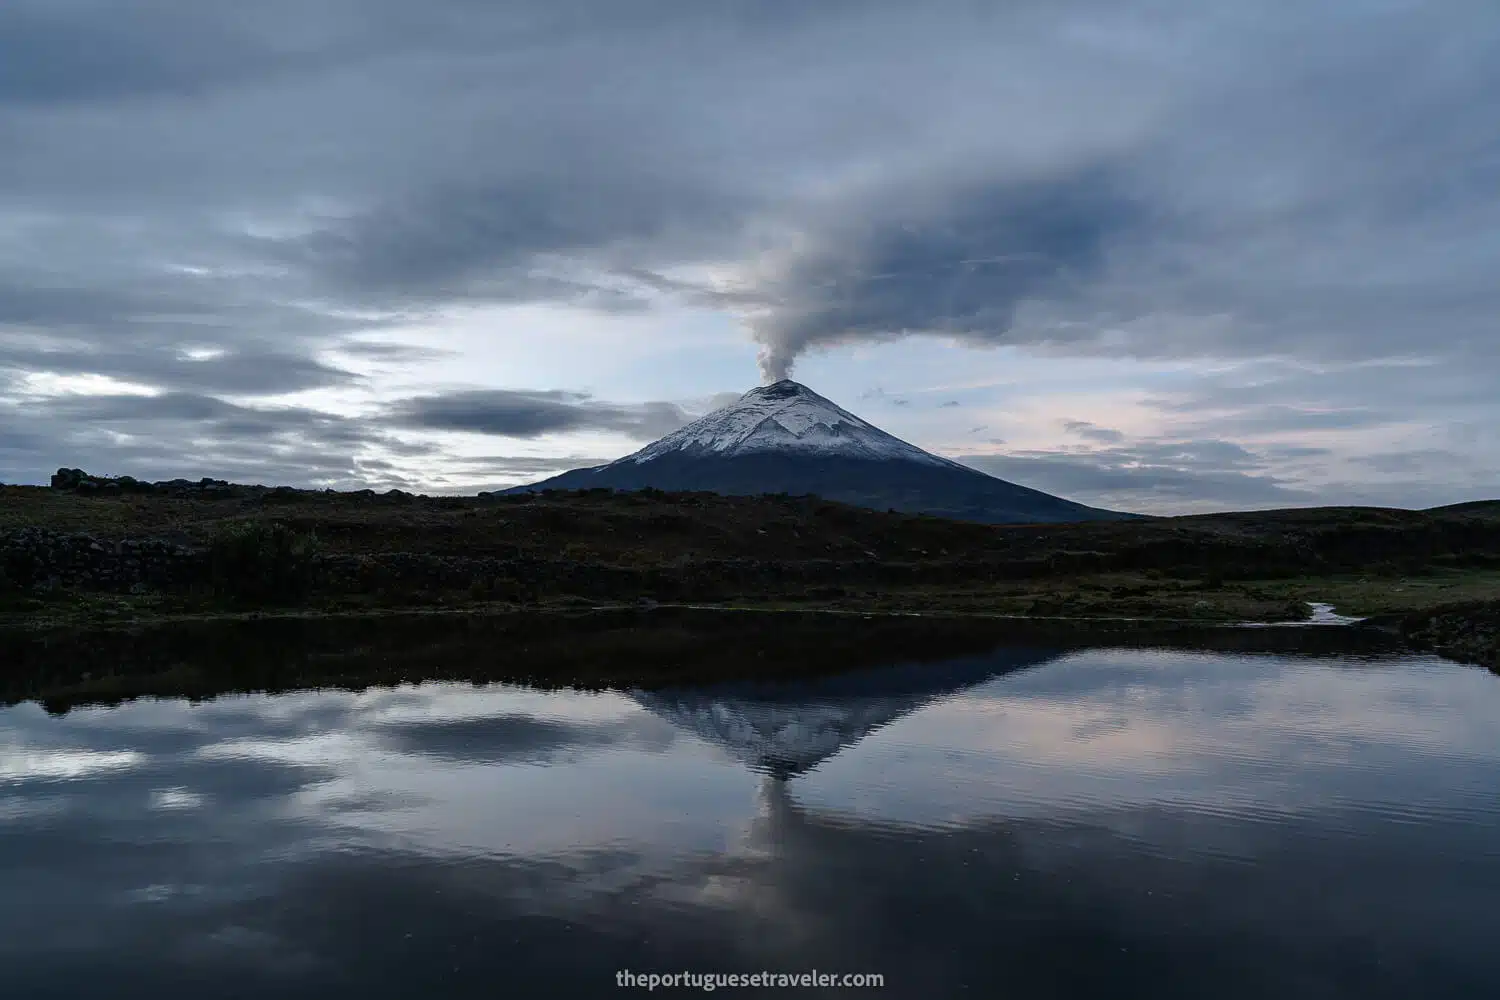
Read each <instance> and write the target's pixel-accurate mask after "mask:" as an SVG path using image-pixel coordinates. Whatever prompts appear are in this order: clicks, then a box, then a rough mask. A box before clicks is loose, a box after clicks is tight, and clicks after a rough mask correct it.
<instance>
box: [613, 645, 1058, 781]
mask: <svg viewBox="0 0 1500 1000" xmlns="http://www.w3.org/2000/svg"><path fill="white" fill-rule="evenodd" d="M1059 655H1061V653H1060V652H1059V651H1056V650H1045V649H1036V650H1031V649H1019V650H1018V649H1006V650H1003V651H999V652H995V653H991V654H988V655H986V656H980V657H971V658H968V659H962V660H950V661H948V662H945V663H936V664H921V663H918V664H909V665H904V666H896V667H887V668H884V669H881V670H870V671H861V672H858V673H850V674H839V675H835V676H831V677H820V678H813V679H811V680H800V681H776V682H750V683H739V684H724V685H716V686H714V687H709V688H690V689H680V690H661V691H638V692H635V694H634V695H633V697H634V698H635V700H636V701H638V702H639V703H640V704H641V705H643V706H644V707H645V708H646V709H647V710H649V711H650V712H652V713H654V714H655V715H658V716H661V717H662V718H664V719H667V720H668V721H670V722H672V723H673V724H675V725H677V726H680V727H681V728H683V729H685V730H687V731H689V732H691V733H694V734H696V735H697V736H700V737H702V738H703V739H705V740H707V741H709V742H710V743H714V744H716V745H718V746H721V747H723V748H724V749H725V750H727V751H728V752H729V753H730V755H731V756H733V757H734V758H735V759H736V760H739V761H741V762H742V763H744V764H745V765H746V766H748V767H750V768H752V769H754V770H757V771H763V772H767V773H770V774H772V775H775V776H778V777H789V776H791V775H796V774H803V773H805V772H807V771H811V770H812V769H813V768H815V767H817V766H818V765H819V764H821V763H822V762H823V761H825V760H827V759H828V758H830V757H832V756H833V755H834V754H836V753H838V752H839V751H840V750H842V749H844V748H845V747H847V746H852V745H853V744H855V743H858V742H859V741H860V740H862V739H864V737H865V736H867V735H868V734H870V733H872V732H874V731H875V730H876V729H879V728H880V727H881V726H884V725H886V724H888V723H890V722H893V721H895V720H896V719H899V718H901V717H902V716H903V715H907V714H909V713H911V712H914V711H916V710H917V709H919V708H921V707H922V706H923V705H926V704H928V703H929V702H932V701H936V700H937V699H939V698H942V697H945V696H947V695H951V694H953V693H955V692H958V691H962V690H964V689H965V688H970V687H973V686H975V685H977V684H982V683H983V682H985V681H987V680H989V679H990V678H992V677H995V676H997V675H999V674H1003V673H1008V672H1010V671H1013V670H1020V669H1023V668H1025V667H1032V666H1036V665H1038V664H1040V663H1044V662H1046V661H1048V660H1050V659H1053V658H1054V657H1056V656H1059Z"/></svg>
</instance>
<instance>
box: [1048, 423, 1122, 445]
mask: <svg viewBox="0 0 1500 1000" xmlns="http://www.w3.org/2000/svg"><path fill="white" fill-rule="evenodd" d="M1062 426H1063V430H1066V431H1067V432H1068V433H1070V434H1076V435H1078V436H1079V437H1081V438H1084V439H1086V440H1089V441H1099V442H1102V443H1104V444H1117V443H1119V442H1121V441H1123V440H1125V435H1124V434H1122V433H1121V432H1119V431H1117V430H1115V429H1114V428H1112V427H1100V426H1099V425H1098V424H1093V423H1090V422H1089V421H1087V420H1064V421H1063V422H1062Z"/></svg>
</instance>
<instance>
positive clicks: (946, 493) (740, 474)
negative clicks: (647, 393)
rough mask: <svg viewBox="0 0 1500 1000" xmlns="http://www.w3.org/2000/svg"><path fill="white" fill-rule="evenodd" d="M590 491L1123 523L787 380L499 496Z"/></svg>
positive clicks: (994, 519) (996, 519) (1006, 519)
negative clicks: (611, 456) (888, 428)
mask: <svg viewBox="0 0 1500 1000" xmlns="http://www.w3.org/2000/svg"><path fill="white" fill-rule="evenodd" d="M599 488H605V489H613V490H640V489H646V488H655V489H659V490H667V491H706V492H711V493H722V494H730V495H758V494H763V493H789V494H793V495H807V494H815V495H817V496H820V497H823V498H824V499H827V500H837V501H840V502H842V503H848V504H853V505H856V506H860V507H870V508H874V509H876V510H888V509H893V510H898V511H902V512H905V513H912V514H931V515H934V516H938V517H948V518H954V519H957V520H966V521H983V522H988V523H995V524H1002V523H1041V522H1064V521H1098V520H1114V519H1121V518H1128V517H1132V516H1134V515H1130V514H1121V513H1116V512H1114V511H1108V510H1101V509H1099V508H1097V507H1087V506H1085V505H1083V504H1080V503H1074V502H1073V501H1071V500H1064V499H1062V498H1061V497H1055V496H1052V495H1050V494H1047V493H1043V492H1041V491H1040V490H1033V489H1029V488H1027V487H1025V486H1018V485H1016V484H1015V483H1008V482H1006V481H1005V480H1003V479H997V478H995V477H994V476H989V475H986V474H984V473H983V472H980V471H978V470H977V469H971V468H969V467H968V466H966V465H960V464H959V463H957V462H953V461H950V460H948V459H946V458H940V457H939V456H937V455H934V454H932V453H931V452H927V451H923V450H922V449H921V448H918V447H917V446H916V445H914V444H909V443H907V442H906V441H902V440H901V439H900V438H898V437H895V436H893V435H891V434H887V433H886V432H885V431H883V430H881V429H880V428H878V427H876V426H874V425H873V424H870V423H867V422H866V421H864V420H861V419H860V418H859V417H857V416H855V415H854V414H852V413H850V412H849V411H848V410H845V409H843V408H842V407H840V406H838V405H836V404H834V403H833V402H831V401H830V400H827V399H825V398H823V397H822V396H820V395H818V394H817V393H816V392H813V391H812V390H811V389H809V388H808V387H807V386H805V385H802V384H801V383H800V382H794V381H792V380H791V379H782V380H781V381H779V382H773V383H771V384H770V385H763V386H758V387H756V388H754V389H751V390H750V391H749V392H747V393H745V394H744V395H743V396H741V397H740V398H739V399H738V400H736V401H735V402H733V403H731V404H729V405H728V406H726V407H724V408H723V409H720V410H715V411H714V412H713V413H710V414H708V415H707V416H704V417H702V418H700V419H698V420H695V421H693V422H692V423H690V424H688V425H687V426H686V427H683V428H681V429H679V430H676V431H673V432H672V433H671V434H668V435H667V436H666V437H664V438H661V439H660V440H658V441H655V442H653V443H652V444H649V445H647V446H646V447H644V448H642V449H641V450H640V451H638V452H635V453H634V454H632V455H626V456H625V457H624V458H621V459H618V460H617V461H614V462H610V463H609V464H607V465H599V466H594V467H592V468H587V469H574V470H572V471H570V472H564V473H562V474H561V475H558V476H553V477H552V478H551V479H544V480H542V481H541V482H539V483H532V484H530V485H527V486H518V487H515V488H513V489H509V490H504V491H501V492H503V493H530V492H537V491H540V490H548V489H555V490H584V489H599Z"/></svg>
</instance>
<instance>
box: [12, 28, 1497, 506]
mask: <svg viewBox="0 0 1500 1000" xmlns="http://www.w3.org/2000/svg"><path fill="white" fill-rule="evenodd" d="M1497 108H1500V7H1497V6H1496V4H1495V2H1494V0H1444V2H1443V3H1439V4H1423V3H1417V2H1398V0H1343V2H1341V3H1338V4H1316V3H1302V2H1291V0H1287V2H1281V0H1241V2H1214V0H1182V2H1169V0H1107V2H1106V0H1079V2H1066V0H1013V2H1008V3H998V2H997V3H981V2H963V0H953V2H946V0H937V2H933V0H928V2H924V3H921V4H916V3H909V2H902V3H896V2H885V0H858V2H855V0H820V2H816V3H812V2H804V0H760V2H741V3H735V2H728V0H631V2H616V0H535V2H530V0H514V2H508V3H487V2H481V0H256V2H254V3H239V2H229V0H5V2H4V3H3V4H0V481H5V482H45V481H46V477H47V476H48V475H49V474H50V473H51V472H52V471H53V470H54V469H56V468H57V467H58V466H63V465H66V466H79V467H82V468H85V469H87V470H89V471H91V472H97V473H101V474H124V473H128V474H132V475H136V476H144V477H146V478H152V479H162V478H171V477H175V476H189V477H193V478H197V477H199V476H215V477H222V478H229V479H235V480H239V481H260V482H266V483H294V484H299V485H320V486H321V485H333V486H338V487H347V486H365V485H369V486H372V487H375V488H386V487H390V486H399V487H403V488H407V489H419V490H424V491H428V492H444V491H454V490H463V491H469V492H472V491H473V490H475V489H478V488H486V489H487V488H493V487H496V486H501V485H510V484H514V483H518V482H524V481H528V480H531V479H535V478H538V477H541V476H544V475H547V474H550V473H552V472H555V471H560V470H562V469H565V468H569V467H573V466H576V465H580V464H593V463H596V462H599V461H603V460H606V459H610V458H614V457H618V456H619V455H622V454H625V453H627V452H630V451H633V450H635V449H636V448H638V447H640V446H641V445H642V444H643V443H644V442H646V441H649V440H651V439H653V438H655V437H657V436H659V435H661V434H663V433H666V432H667V431H669V430H671V429H672V428H674V427H676V426H678V425H680V424H681V423H682V422H684V421H686V420H688V419H691V418H692V417H694V416H696V415H698V414H701V413H702V412H705V411H706V410H707V409H709V408H711V407H712V406H714V405H716V404H717V403H721V402H722V401H723V400H724V399H725V398H726V397H725V394H726V393H735V394H737V393H739V392H743V391H744V390H746V389H748V388H749V387H751V386H752V385H754V384H756V383H757V382H758V381H760V380H761V379H762V378H763V377H774V376H780V375H784V374H787V373H791V374H793V375H794V376H795V377H796V378H798V379H799V380H801V381H803V382H805V383H807V384H808V385H810V386H811V387H813V388H814V389H816V390H817V391H819V392H821V393H822V394H824V395H826V396H829V397H830V398H832V399H834V400H835V401H836V402H839V403H841V404H842V405H844V406H845V407H846V408H848V409H852V410H854V411H855V412H857V413H859V414H861V415H862V416H864V417H866V418H867V419H869V420H871V421H872V422H874V423H876V424H878V425H881V426H883V427H885V428H886V429H887V430H889V431H891V432H892V433H894V434H897V435H898V436H900V437H903V438H906V439H908V440H910V441H912V442H914V443H916V444H918V445H921V446H922V447H925V448H928V449H930V450H932V451H935V452H938V453H939V454H942V455H946V456H949V457H953V458H957V459H959V460H961V461H964V462H967V463H969V464H971V465H974V466H975V467H978V468H981V469H984V470H985V471H988V472H992V473H994V474H996V475H1000V476H1002V477H1004V478H1007V479H1011V480H1014V481H1017V482H1020V483H1023V484H1025V485H1028V486H1034V487H1038V488H1041V489H1045V490H1048V491H1050V492H1055V493H1060V494H1062V495H1064V496H1067V497H1070V498H1072V499H1077V500H1081V501H1084V502H1088V503H1095V504H1103V505H1106V506H1114V507H1119V508H1125V509H1132V510H1140V511H1152V512H1166V513H1170V512H1177V511H1196V510H1211V509H1225V508H1237V507H1238V508H1244V507H1268V506H1291V505H1306V504H1314V503H1379V504H1392V505H1400V506H1427V505H1433V504H1439V503H1450V502H1457V501H1462V500H1469V499H1478V498H1484V497H1496V496H1500V430H1497V427H1500V113H1497Z"/></svg>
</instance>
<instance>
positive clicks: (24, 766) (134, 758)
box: [0, 750, 142, 782]
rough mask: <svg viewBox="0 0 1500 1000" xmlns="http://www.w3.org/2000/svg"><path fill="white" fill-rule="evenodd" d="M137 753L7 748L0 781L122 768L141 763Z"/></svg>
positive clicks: (0, 766)
mask: <svg viewBox="0 0 1500 1000" xmlns="http://www.w3.org/2000/svg"><path fill="white" fill-rule="evenodd" d="M141 760H142V757H141V755H140V754H138V753H135V752H133V751H129V750H121V751H117V752H114V753H108V752H102V751H93V750H50V751H48V752H47V753H34V752H27V751H22V752H14V751H12V752H7V753H6V754H4V755H3V756H0V781H18V782H19V781H28V780H36V779H42V780H51V781H57V780H67V779H72V778H84V777H88V776H90V775H95V774H103V773H106V772H109V771H122V770H125V769H128V768H132V767H136V766H137V765H139V764H140V763H141Z"/></svg>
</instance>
